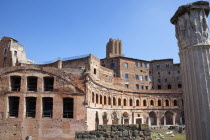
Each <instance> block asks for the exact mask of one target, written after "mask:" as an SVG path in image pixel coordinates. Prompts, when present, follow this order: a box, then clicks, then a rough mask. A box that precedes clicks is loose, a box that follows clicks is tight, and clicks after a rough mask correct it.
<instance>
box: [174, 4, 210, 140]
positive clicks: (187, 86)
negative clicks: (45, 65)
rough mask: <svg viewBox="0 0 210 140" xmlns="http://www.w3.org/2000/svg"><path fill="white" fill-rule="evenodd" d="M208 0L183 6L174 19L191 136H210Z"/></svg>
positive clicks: (204, 138)
mask: <svg viewBox="0 0 210 140" xmlns="http://www.w3.org/2000/svg"><path fill="white" fill-rule="evenodd" d="M208 14H209V3H208V2H206V1H198V2H194V3H191V4H188V5H184V6H181V7H180V8H179V9H178V10H177V12H176V13H175V15H174V16H173V17H172V19H171V22H172V24H174V25H175V27H176V37H177V39H178V42H179V43H178V44H179V50H180V52H179V55H180V60H181V70H182V75H183V85H184V93H185V94H184V102H185V116H186V130H187V139H188V140H209V139H210V121H209V120H210V93H209V91H210V61H209V58H210V44H209V41H208V40H209V38H208V24H207V17H208Z"/></svg>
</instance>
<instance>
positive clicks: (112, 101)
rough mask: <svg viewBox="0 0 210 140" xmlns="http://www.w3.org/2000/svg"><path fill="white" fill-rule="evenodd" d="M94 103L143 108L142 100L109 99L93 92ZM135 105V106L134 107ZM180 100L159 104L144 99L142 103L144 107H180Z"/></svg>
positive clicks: (166, 100)
mask: <svg viewBox="0 0 210 140" xmlns="http://www.w3.org/2000/svg"><path fill="white" fill-rule="evenodd" d="M92 103H96V104H104V105H114V106H141V105H140V99H136V100H135V101H134V100H133V99H128V101H127V99H126V98H123V99H121V98H116V97H112V98H111V97H107V96H102V95H98V94H94V92H92ZM134 103H135V105H134ZM178 105H179V104H178V100H177V99H173V100H172V101H170V100H169V99H164V100H161V99H158V100H157V103H155V100H154V99H151V100H149V101H148V100H146V99H144V100H143V101H142V106H178ZM181 106H183V100H182V103H181Z"/></svg>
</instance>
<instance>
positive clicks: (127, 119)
mask: <svg viewBox="0 0 210 140" xmlns="http://www.w3.org/2000/svg"><path fill="white" fill-rule="evenodd" d="M122 117H123V124H129V115H128V113H127V112H124V113H123V114H122Z"/></svg>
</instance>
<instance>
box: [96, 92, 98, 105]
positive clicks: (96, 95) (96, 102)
mask: <svg viewBox="0 0 210 140" xmlns="http://www.w3.org/2000/svg"><path fill="white" fill-rule="evenodd" d="M96 103H97V104H98V94H96Z"/></svg>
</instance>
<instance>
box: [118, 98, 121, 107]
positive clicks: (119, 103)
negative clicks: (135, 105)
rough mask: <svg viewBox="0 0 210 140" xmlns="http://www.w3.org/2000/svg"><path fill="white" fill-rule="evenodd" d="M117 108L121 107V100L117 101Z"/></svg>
mask: <svg viewBox="0 0 210 140" xmlns="http://www.w3.org/2000/svg"><path fill="white" fill-rule="evenodd" d="M118 106H121V99H120V98H119V99H118Z"/></svg>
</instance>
